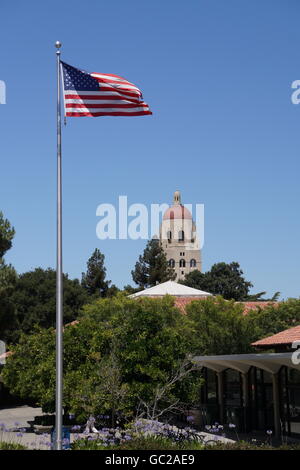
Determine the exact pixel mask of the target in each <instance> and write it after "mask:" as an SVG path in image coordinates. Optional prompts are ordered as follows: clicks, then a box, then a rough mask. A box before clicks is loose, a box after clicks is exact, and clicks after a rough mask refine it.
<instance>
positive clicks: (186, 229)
mask: <svg viewBox="0 0 300 470" xmlns="http://www.w3.org/2000/svg"><path fill="white" fill-rule="evenodd" d="M159 235H160V243H161V245H162V248H163V249H164V251H165V253H166V256H167V260H168V262H169V266H170V267H172V268H173V269H174V270H175V272H176V274H177V277H176V280H177V281H179V280H180V279H183V278H184V276H185V275H186V274H188V273H190V272H191V271H193V270H194V269H198V270H199V271H201V253H200V248H199V240H198V237H197V232H196V225H195V223H194V221H193V218H192V214H191V213H190V211H189V210H188V209H187V208H186V207H184V205H183V204H181V195H180V191H175V193H174V198H173V205H172V206H171V207H169V209H167V210H166V212H165V213H164V216H163V220H162V223H161V226H160V234H159Z"/></svg>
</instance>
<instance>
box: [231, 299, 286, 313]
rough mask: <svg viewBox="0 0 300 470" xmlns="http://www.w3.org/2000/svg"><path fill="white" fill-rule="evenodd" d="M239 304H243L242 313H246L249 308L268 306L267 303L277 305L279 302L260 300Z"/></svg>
mask: <svg viewBox="0 0 300 470" xmlns="http://www.w3.org/2000/svg"><path fill="white" fill-rule="evenodd" d="M240 303H241V304H243V305H244V315H247V313H249V312H250V310H255V309H258V308H261V309H263V308H266V307H269V305H273V306H276V307H278V305H279V302H261V301H256V302H240Z"/></svg>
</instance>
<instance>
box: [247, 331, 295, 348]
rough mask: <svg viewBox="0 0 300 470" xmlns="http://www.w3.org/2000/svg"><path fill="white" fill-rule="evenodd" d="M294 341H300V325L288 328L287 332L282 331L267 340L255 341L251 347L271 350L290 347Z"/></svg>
mask: <svg viewBox="0 0 300 470" xmlns="http://www.w3.org/2000/svg"><path fill="white" fill-rule="evenodd" d="M294 341H300V325H297V326H294V327H293V328H288V329H287V330H284V331H280V332H279V333H277V334H276V335H273V336H268V337H267V338H263V339H260V340H259V341H255V343H252V344H251V346H255V347H258V348H271V347H272V346H284V345H286V346H288V345H291V344H292V343H293V342H294Z"/></svg>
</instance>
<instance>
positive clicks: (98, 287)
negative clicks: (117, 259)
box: [81, 248, 118, 297]
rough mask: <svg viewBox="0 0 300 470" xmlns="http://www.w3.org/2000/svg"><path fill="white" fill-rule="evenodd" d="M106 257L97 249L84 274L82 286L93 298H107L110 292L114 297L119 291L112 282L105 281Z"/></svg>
mask: <svg viewBox="0 0 300 470" xmlns="http://www.w3.org/2000/svg"><path fill="white" fill-rule="evenodd" d="M104 260H105V256H104V254H103V253H101V251H100V250H99V249H98V248H96V249H95V250H94V252H93V254H92V256H91V257H90V258H89V260H88V262H87V271H86V273H82V280H81V285H82V287H83V288H84V289H85V290H86V291H87V293H88V294H89V295H91V296H96V297H107V296H108V295H109V291H110V290H111V292H110V293H111V294H112V295H113V294H114V293H116V292H117V291H118V289H117V287H116V286H111V287H109V286H110V284H111V281H107V280H105V278H106V268H105V265H104Z"/></svg>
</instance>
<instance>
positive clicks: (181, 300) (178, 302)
mask: <svg viewBox="0 0 300 470" xmlns="http://www.w3.org/2000/svg"><path fill="white" fill-rule="evenodd" d="M203 299H207V297H175V306H176V307H177V308H178V309H179V310H180V311H181V313H183V314H185V315H186V310H185V307H186V306H187V305H188V304H189V303H190V302H192V301H193V300H203Z"/></svg>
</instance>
